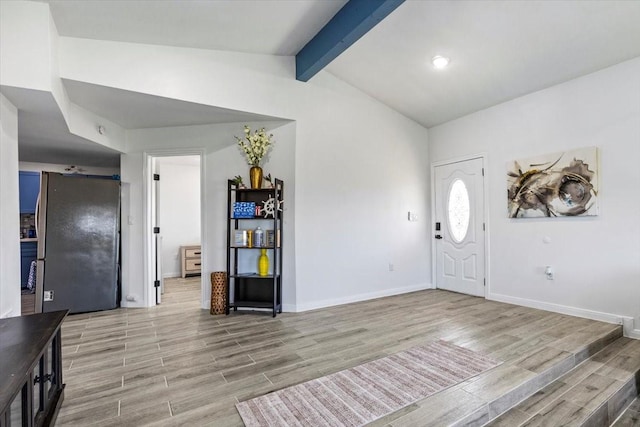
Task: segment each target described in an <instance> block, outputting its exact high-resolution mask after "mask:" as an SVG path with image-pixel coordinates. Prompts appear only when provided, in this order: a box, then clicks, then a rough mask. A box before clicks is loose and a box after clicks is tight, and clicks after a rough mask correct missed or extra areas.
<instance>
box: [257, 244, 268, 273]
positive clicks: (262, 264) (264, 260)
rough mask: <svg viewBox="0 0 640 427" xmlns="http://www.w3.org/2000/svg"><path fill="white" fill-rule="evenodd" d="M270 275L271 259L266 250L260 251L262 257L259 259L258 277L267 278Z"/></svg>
mask: <svg viewBox="0 0 640 427" xmlns="http://www.w3.org/2000/svg"><path fill="white" fill-rule="evenodd" d="M268 274H269V257H268V256H267V250H266V249H260V257H259V258H258V276H263V277H264V276H267V275H268Z"/></svg>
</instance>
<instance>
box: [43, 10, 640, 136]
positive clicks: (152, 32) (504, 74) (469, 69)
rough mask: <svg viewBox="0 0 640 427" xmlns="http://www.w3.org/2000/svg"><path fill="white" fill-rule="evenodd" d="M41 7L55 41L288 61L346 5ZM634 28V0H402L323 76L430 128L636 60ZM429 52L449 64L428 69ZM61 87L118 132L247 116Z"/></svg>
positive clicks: (637, 28)
mask: <svg viewBox="0 0 640 427" xmlns="http://www.w3.org/2000/svg"><path fill="white" fill-rule="evenodd" d="M47 3H49V5H50V9H51V13H52V16H53V19H54V21H55V24H56V27H57V29H58V32H59V33H60V35H62V36H69V37H79V38H92V39H102V40H115V41H123V42H132V43H147V44H159V45H172V46H181V47H194V48H202V49H216V50H226V51H236V52H248V53H260V54H269V55H286V56H293V55H295V54H296V53H297V52H298V51H299V50H300V49H301V48H302V47H303V46H304V45H305V44H306V43H307V42H308V41H309V40H310V39H311V38H313V36H314V35H315V34H316V33H317V32H318V31H320V30H321V29H322V27H323V26H324V25H325V24H326V23H327V22H328V21H329V20H330V19H331V18H332V16H334V15H335V14H336V13H337V12H338V11H339V10H340V9H341V8H342V7H343V6H344V4H345V3H346V0H296V1H291V0H243V1H230V0H191V1H180V0H142V1H133V0H126V1H125V0H123V1H104V0H99V1H95V0H49V1H47ZM638 22H640V1H565V0H557V1H552V2H550V1H421V0H407V1H405V2H404V3H403V4H401V5H400V6H399V7H398V8H397V9H396V10H395V11H393V12H392V13H391V14H390V15H389V16H388V17H386V18H385V19H384V20H383V21H382V22H380V23H379V24H378V25H377V26H375V27H374V28H373V29H372V30H370V31H369V32H368V33H367V34H365V35H364V36H363V37H362V38H361V39H360V40H358V41H357V42H356V43H355V44H354V45H353V46H351V47H350V48H349V49H347V50H346V51H345V52H344V53H342V54H341V55H340V56H339V57H338V58H336V59H335V60H334V61H333V62H332V63H330V64H329V65H328V67H327V68H326V69H325V70H326V71H328V72H330V73H332V74H333V75H335V76H336V77H338V78H339V79H341V80H344V81H345V82H347V83H349V84H351V85H353V86H355V87H357V88H358V89H360V90H362V91H363V92H365V93H367V94H369V95H370V96H372V97H374V98H376V99H378V100H380V101H381V102H383V103H385V104H387V105H389V106H390V107H391V108H393V109H395V110H397V111H399V112H400V113H402V114H404V115H406V116H407V117H409V118H411V119H413V120H415V121H416V122H418V123H421V124H422V125H423V126H425V127H431V126H434V125H437V124H440V123H444V122H446V121H449V120H453V119H456V118H458V117H461V116H464V115H466V114H470V113H472V112H475V111H478V110H481V109H484V108H487V107H489V106H492V105H496V104H498V103H501V102H504V101H507V100H510V99H513V98H516V97H519V96H522V95H524V94H528V93H532V92H535V91H538V90H541V89H544V88H546V87H549V86H552V85H555V84H558V83H562V82H565V81H568V80H571V79H574V78H576V77H579V76H582V75H585V74H588V73H591V72H594V71H597V70H599V69H602V68H605V67H608V66H611V65H614V64H617V63H619V62H622V61H625V60H628V59H631V58H634V57H638V56H640V25H638ZM435 55H444V56H447V57H449V58H450V59H451V64H450V66H449V67H448V68H447V69H445V70H436V69H434V67H433V66H432V65H431V63H430V59H431V58H432V57H433V56H435ZM292 78H294V77H293V76H292ZM64 84H65V85H66V87H67V91H68V94H69V97H70V99H71V100H72V101H73V102H75V103H77V104H78V105H80V106H81V107H83V108H85V109H87V110H89V111H92V112H94V113H96V114H99V115H102V116H104V117H106V118H108V119H110V120H112V121H113V122H115V123H118V124H120V125H121V126H122V127H124V128H136V127H162V126H176V125H189V124H202V123H216V122H224V121H242V120H247V119H249V118H248V117H246V115H243V114H244V113H242V112H234V111H229V110H224V109H218V108H215V107H210V106H203V105H198V104H192V103H185V102H181V101H177V100H171V99H165V98H158V97H151V96H148V95H144V94H138V93H135V92H124V91H117V90H114V89H110V88H102V87H95V86H91V85H87V84H82V83H79V82H72V81H66V82H64ZM123 106H130V108H129V109H128V110H126V111H125V110H123ZM134 106H135V107H138V108H133V107H134ZM254 119H260V118H259V117H256V118H254ZM262 119H266V118H262Z"/></svg>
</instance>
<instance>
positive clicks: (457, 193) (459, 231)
mask: <svg viewBox="0 0 640 427" xmlns="http://www.w3.org/2000/svg"><path fill="white" fill-rule="evenodd" d="M447 212H448V213H449V229H450V230H451V236H452V237H453V240H454V241H455V242H456V243H460V242H462V241H463V240H464V238H465V237H466V236H467V231H468V230H469V219H470V210H469V192H468V191H467V186H466V185H464V182H463V181H462V180H461V179H456V180H455V181H454V182H453V184H452V185H451V189H450V190H449V201H448V203H447Z"/></svg>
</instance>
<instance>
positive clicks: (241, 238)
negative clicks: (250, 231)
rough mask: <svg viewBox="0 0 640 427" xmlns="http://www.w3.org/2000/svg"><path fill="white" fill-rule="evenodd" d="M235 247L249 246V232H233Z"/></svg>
mask: <svg viewBox="0 0 640 427" xmlns="http://www.w3.org/2000/svg"><path fill="white" fill-rule="evenodd" d="M233 246H247V230H233Z"/></svg>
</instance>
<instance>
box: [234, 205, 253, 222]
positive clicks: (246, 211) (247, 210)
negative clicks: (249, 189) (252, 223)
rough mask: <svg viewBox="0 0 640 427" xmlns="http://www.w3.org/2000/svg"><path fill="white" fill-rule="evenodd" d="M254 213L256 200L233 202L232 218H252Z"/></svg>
mask: <svg viewBox="0 0 640 427" xmlns="http://www.w3.org/2000/svg"><path fill="white" fill-rule="evenodd" d="M255 214H256V202H234V203H233V217H234V218H253V217H255Z"/></svg>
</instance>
